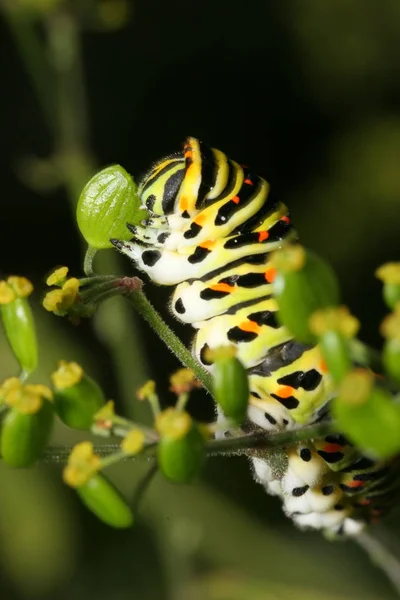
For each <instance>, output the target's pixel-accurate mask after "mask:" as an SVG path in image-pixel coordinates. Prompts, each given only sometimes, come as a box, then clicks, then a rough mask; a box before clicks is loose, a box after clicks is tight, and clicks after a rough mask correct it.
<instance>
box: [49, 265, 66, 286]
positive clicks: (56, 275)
mask: <svg viewBox="0 0 400 600" xmlns="http://www.w3.org/2000/svg"><path fill="white" fill-rule="evenodd" d="M67 274H68V267H59V268H58V269H55V270H54V271H53V272H52V273H50V275H49V276H48V278H47V279H46V285H48V286H52V285H57V286H60V287H61V286H63V285H64V283H65V280H66V278H67Z"/></svg>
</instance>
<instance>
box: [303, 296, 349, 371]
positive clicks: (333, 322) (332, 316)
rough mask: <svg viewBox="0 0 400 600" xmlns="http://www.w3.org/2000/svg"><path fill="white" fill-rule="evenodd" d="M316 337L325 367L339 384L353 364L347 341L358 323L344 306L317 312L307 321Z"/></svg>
mask: <svg viewBox="0 0 400 600" xmlns="http://www.w3.org/2000/svg"><path fill="white" fill-rule="evenodd" d="M309 326H310V330H311V332H312V333H313V334H315V335H316V337H317V339H318V343H319V345H320V348H321V351H322V354H323V356H324V359H325V362H326V366H327V367H328V371H329V373H330V374H331V375H332V377H333V380H334V381H335V383H340V382H341V381H342V379H343V378H344V376H345V375H346V374H347V373H348V372H349V371H350V370H351V368H352V366H353V364H352V359H351V354H350V348H349V344H348V341H347V340H348V339H349V338H353V337H354V336H355V335H356V333H357V331H358V329H359V326H360V324H359V322H358V320H357V319H356V318H355V317H353V316H352V315H351V314H350V313H349V310H348V309H347V308H346V307H345V306H339V307H337V308H326V309H322V310H317V311H316V312H315V313H314V314H313V315H312V316H311V318H310V320H309Z"/></svg>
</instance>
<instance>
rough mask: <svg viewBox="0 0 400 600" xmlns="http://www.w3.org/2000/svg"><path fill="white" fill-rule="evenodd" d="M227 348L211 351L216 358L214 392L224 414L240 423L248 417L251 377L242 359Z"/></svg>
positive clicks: (213, 381)
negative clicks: (249, 377)
mask: <svg viewBox="0 0 400 600" xmlns="http://www.w3.org/2000/svg"><path fill="white" fill-rule="evenodd" d="M225 350H228V349H226V348H225V349H224V348H221V349H219V350H215V351H211V353H212V355H213V356H214V360H215V362H214V368H213V380H212V386H213V393H214V398H215V400H216V402H217V403H218V404H219V406H220V407H221V408H222V410H223V412H224V415H225V416H226V417H228V418H229V419H232V420H233V421H234V422H235V423H236V424H237V425H240V424H241V423H242V422H243V421H244V419H245V418H246V414H247V407H248V404H249V397H250V390H249V379H248V376H247V371H246V369H245V368H244V366H243V365H242V363H241V362H240V360H238V359H237V358H236V357H235V356H232V353H230V352H229V351H228V352H225ZM210 358H211V359H212V358H213V357H212V356H211V357H210Z"/></svg>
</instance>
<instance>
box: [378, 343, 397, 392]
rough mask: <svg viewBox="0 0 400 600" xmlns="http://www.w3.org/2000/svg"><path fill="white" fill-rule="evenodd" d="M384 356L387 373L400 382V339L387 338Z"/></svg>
mask: <svg viewBox="0 0 400 600" xmlns="http://www.w3.org/2000/svg"><path fill="white" fill-rule="evenodd" d="M382 357H383V364H384V365H385V369H386V372H387V374H388V375H390V377H392V378H393V379H394V380H395V381H397V383H399V384H400V339H398V338H391V339H387V340H386V342H385V345H384V347H383V354H382Z"/></svg>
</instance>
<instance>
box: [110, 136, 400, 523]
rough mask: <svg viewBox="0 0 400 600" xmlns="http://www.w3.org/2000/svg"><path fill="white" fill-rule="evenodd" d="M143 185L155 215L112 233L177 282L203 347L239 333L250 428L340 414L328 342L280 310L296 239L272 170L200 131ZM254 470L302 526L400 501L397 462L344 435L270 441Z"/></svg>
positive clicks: (157, 277) (367, 513) (179, 314)
mask: <svg viewBox="0 0 400 600" xmlns="http://www.w3.org/2000/svg"><path fill="white" fill-rule="evenodd" d="M138 193H139V196H140V198H141V202H142V205H143V207H145V208H146V209H147V211H148V213H149V218H148V219H146V220H145V221H143V222H142V224H141V225H138V226H132V225H128V228H129V229H130V231H131V232H132V235H133V237H132V240H131V241H121V240H112V242H113V244H114V245H115V246H116V248H117V249H118V250H120V251H121V252H122V253H123V254H125V255H127V256H128V257H129V258H131V259H132V260H133V261H134V263H135V265H136V267H137V268H138V269H139V270H141V271H143V272H145V273H146V274H147V275H148V276H149V278H150V279H151V280H152V281H153V282H154V283H156V284H159V285H167V286H174V291H173V294H172V298H171V304H170V309H171V311H172V313H173V315H174V316H175V317H176V318H177V319H178V320H179V321H181V322H183V323H187V324H190V325H191V326H192V327H193V328H194V329H195V337H194V341H193V353H194V355H195V356H196V357H197V359H198V360H199V361H200V363H201V364H202V365H203V366H204V367H205V368H206V369H207V370H209V371H210V372H212V369H213V365H212V364H211V363H210V362H208V361H207V358H206V357H207V352H206V350H207V348H215V347H218V346H223V345H229V344H234V345H235V346H236V348H237V356H238V358H239V359H240V360H241V361H242V362H243V364H244V365H245V367H246V369H247V371H248V376H249V384H250V399H249V408H248V414H247V420H246V422H245V423H244V425H243V430H244V431H250V430H260V429H262V430H267V431H271V432H272V431H282V430H294V429H296V428H300V427H303V426H304V425H306V424H310V423H314V422H317V421H321V420H324V419H329V402H330V400H331V399H332V397H333V394H334V387H333V383H332V380H331V378H330V375H329V373H328V372H327V371H326V368H325V366H324V361H323V360H322V356H321V353H320V350H319V348H318V347H317V346H306V345H304V344H301V343H298V342H297V341H295V340H293V339H292V337H291V335H290V333H289V332H288V331H287V330H286V328H285V327H283V326H281V325H280V324H279V320H278V319H277V311H278V306H277V302H276V300H275V298H274V296H273V289H272V283H273V279H274V273H275V272H274V269H273V268H272V267H271V262H270V253H271V252H272V251H274V250H276V249H278V248H280V247H281V246H282V244H283V243H284V242H288V241H290V240H294V239H296V238H297V235H296V232H295V230H294V228H293V225H292V222H291V217H290V214H289V211H288V209H287V207H286V206H285V205H284V204H283V203H282V202H281V201H279V200H278V199H276V198H275V196H274V194H273V192H272V191H270V186H269V184H268V183H267V181H266V180H265V179H263V178H262V177H260V176H259V175H257V174H255V173H254V172H253V171H252V170H251V169H250V168H248V167H247V166H244V165H240V164H238V163H236V162H235V161H233V160H231V159H229V158H228V157H227V156H226V155H225V154H224V153H223V152H221V151H220V150H217V149H214V148H210V147H208V146H207V145H205V144H204V143H202V142H200V141H199V140H197V139H195V138H193V137H190V138H188V139H187V140H186V141H185V143H184V146H183V151H182V152H177V153H175V154H171V155H169V156H167V157H166V158H163V159H161V160H160V161H158V162H156V163H155V164H154V165H153V166H152V167H151V169H150V170H149V171H148V173H147V174H146V175H145V176H144V177H143V179H142V180H141V182H140V185H139V188H138ZM251 461H252V468H253V472H254V476H255V479H256V481H257V482H258V483H260V484H261V485H263V486H264V488H265V490H266V491H267V492H268V493H270V494H273V495H278V496H280V497H281V499H282V502H283V508H284V511H285V513H286V514H287V515H288V516H289V517H291V518H292V519H293V520H294V522H295V523H296V524H297V525H298V526H300V527H301V528H313V529H321V530H323V531H324V532H325V533H327V534H334V535H356V534H357V533H359V532H360V531H361V530H362V529H363V527H364V526H365V525H366V524H369V523H371V522H375V521H376V520H378V519H379V518H380V517H381V516H382V515H383V514H385V513H386V512H387V511H388V510H389V509H390V507H391V505H392V504H393V497H394V496H395V495H396V493H397V479H398V478H397V470H398V462H397V461H396V460H393V461H387V462H385V461H379V460H372V459H371V458H369V457H367V456H362V455H361V454H360V453H359V452H358V451H357V449H356V448H354V447H353V446H352V445H351V443H350V442H349V441H348V440H346V438H345V437H344V436H342V435H340V434H335V435H328V436H326V437H324V438H323V439H318V440H313V441H310V442H299V443H295V444H292V445H291V446H290V447H288V448H287V456H286V460H285V461H284V464H282V462H281V463H279V464H274V462H273V461H272V460H271V459H270V457H269V455H267V454H266V453H265V452H263V451H256V452H255V454H253V456H252V458H251Z"/></svg>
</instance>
